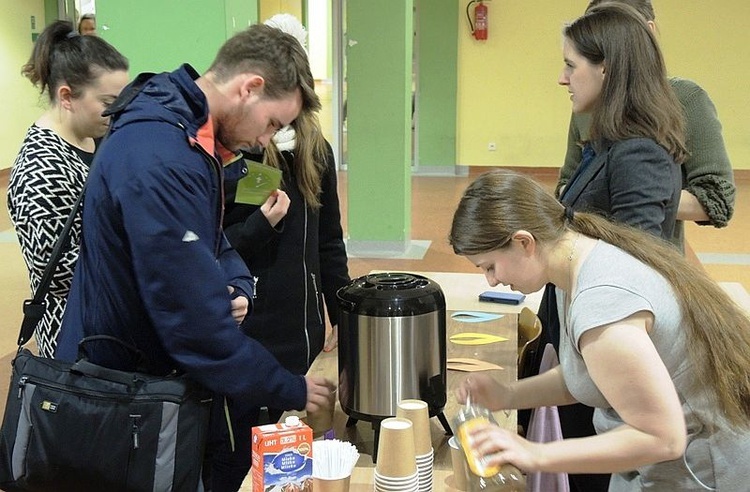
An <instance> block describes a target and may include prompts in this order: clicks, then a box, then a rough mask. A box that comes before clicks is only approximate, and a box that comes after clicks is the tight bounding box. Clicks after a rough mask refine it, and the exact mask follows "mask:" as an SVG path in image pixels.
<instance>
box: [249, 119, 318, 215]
mask: <svg viewBox="0 0 750 492" xmlns="http://www.w3.org/2000/svg"><path fill="white" fill-rule="evenodd" d="M292 128H294V132H295V142H296V143H295V146H294V164H293V166H292V169H291V172H292V173H293V174H294V177H295V179H296V181H297V186H299V189H300V192H301V193H302V196H303V197H304V199H305V203H306V204H307V206H309V207H311V208H313V209H318V208H320V192H321V190H322V188H321V182H322V175H323V173H324V172H325V168H326V155H327V154H328V145H327V143H326V140H325V138H324V137H323V132H322V130H321V128H320V122H319V121H318V115H317V114H316V113H315V112H313V111H308V110H305V111H302V112H301V113H300V115H299V116H298V117H297V118H296V119H295V120H294V122H293V123H292ZM283 161H284V159H283V158H282V157H281V155H280V153H279V150H278V148H276V145H274V144H273V140H271V143H269V145H268V146H267V147H266V151H265V153H264V162H265V163H266V164H268V165H269V166H273V167H275V168H280V167H281V165H282V163H283Z"/></svg>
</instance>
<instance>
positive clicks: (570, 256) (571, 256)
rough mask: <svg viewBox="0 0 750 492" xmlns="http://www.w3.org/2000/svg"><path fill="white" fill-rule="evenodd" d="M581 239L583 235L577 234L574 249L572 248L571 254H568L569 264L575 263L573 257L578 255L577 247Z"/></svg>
mask: <svg viewBox="0 0 750 492" xmlns="http://www.w3.org/2000/svg"><path fill="white" fill-rule="evenodd" d="M579 237H581V234H580V233H578V232H576V238H575V239H574V240H573V247H572V248H570V253H569V254H568V263H570V262H572V261H573V256H575V254H576V246H578V238H579Z"/></svg>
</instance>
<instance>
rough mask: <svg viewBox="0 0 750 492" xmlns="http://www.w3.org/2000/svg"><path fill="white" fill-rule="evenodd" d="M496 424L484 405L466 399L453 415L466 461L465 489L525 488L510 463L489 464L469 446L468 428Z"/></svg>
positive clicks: (499, 491) (482, 491)
mask: <svg viewBox="0 0 750 492" xmlns="http://www.w3.org/2000/svg"><path fill="white" fill-rule="evenodd" d="M488 423H489V424H494V425H497V421H496V420H495V418H494V417H493V416H492V412H490V411H489V410H488V409H487V408H485V407H483V406H481V405H478V404H476V403H472V402H471V397H470V396H469V397H468V398H467V399H466V405H464V406H463V407H461V408H460V409H459V411H458V415H456V425H455V427H456V429H457V432H456V436H457V437H458V442H459V445H460V446H461V449H462V450H463V452H464V454H465V456H466V461H467V462H468V464H469V471H470V472H471V473H469V481H468V492H510V491H519V492H522V491H525V490H526V478H525V477H524V476H523V474H522V473H521V472H520V471H519V470H518V468H516V467H514V466H512V465H503V466H499V465H489V464H488V463H487V462H486V460H485V459H484V457H483V456H480V455H479V454H478V453H477V452H476V451H474V449H473V447H472V438H471V431H472V429H475V428H476V427H477V426H480V425H485V424H488Z"/></svg>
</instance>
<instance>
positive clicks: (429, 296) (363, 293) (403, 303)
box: [336, 272, 445, 317]
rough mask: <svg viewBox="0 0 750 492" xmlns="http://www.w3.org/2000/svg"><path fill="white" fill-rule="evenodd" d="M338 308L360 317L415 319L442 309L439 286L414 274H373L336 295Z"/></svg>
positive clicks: (443, 307)
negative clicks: (409, 317)
mask: <svg viewBox="0 0 750 492" xmlns="http://www.w3.org/2000/svg"><path fill="white" fill-rule="evenodd" d="M336 297H337V298H338V302H339V307H340V308H341V309H342V310H343V311H348V312H352V313H356V314H360V315H364V316H381V317H382V316H389V317H391V316H392V317H400V316H415V315H419V314H426V313H431V312H434V311H437V310H440V309H445V297H444V296H443V291H442V290H441V289H440V285H438V283H437V282H435V281H434V280H431V279H429V278H427V277H424V276H422V275H417V274H414V273H400V272H386V273H373V274H370V275H364V276H362V277H359V278H356V279H354V280H352V281H351V282H349V284H347V285H345V286H344V287H342V288H341V289H339V291H338V292H337V293H336Z"/></svg>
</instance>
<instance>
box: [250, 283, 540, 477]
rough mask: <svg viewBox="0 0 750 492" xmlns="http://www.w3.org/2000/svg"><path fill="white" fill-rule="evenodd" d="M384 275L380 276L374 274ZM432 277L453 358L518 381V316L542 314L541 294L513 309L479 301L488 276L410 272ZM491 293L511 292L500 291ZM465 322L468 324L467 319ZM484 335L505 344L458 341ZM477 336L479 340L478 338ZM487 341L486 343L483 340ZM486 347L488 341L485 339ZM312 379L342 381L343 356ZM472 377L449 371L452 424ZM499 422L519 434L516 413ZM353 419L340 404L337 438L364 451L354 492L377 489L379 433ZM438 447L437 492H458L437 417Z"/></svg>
mask: <svg viewBox="0 0 750 492" xmlns="http://www.w3.org/2000/svg"><path fill="white" fill-rule="evenodd" d="M371 273H378V272H375V271H373V272H371ZM409 273H415V274H418V275H422V276H425V277H428V278H430V279H432V280H434V281H435V282H437V283H438V284H439V285H440V287H441V289H442V290H443V294H444V295H445V299H446V306H447V310H446V337H447V338H448V341H447V358H448V359H449V360H450V359H454V358H465V359H476V360H480V361H486V362H490V363H493V364H496V365H498V366H500V367H502V369H495V370H491V371H489V374H491V375H492V376H493V377H495V378H498V380H499V381H503V382H506V381H507V382H510V381H514V380H515V378H516V377H517V357H518V332H517V328H518V315H517V313H518V312H520V310H521V309H522V308H523V307H529V308H531V309H532V310H534V311H535V312H536V310H537V307H538V305H539V299H541V292H539V293H535V294H532V295H529V296H527V297H526V300H525V301H524V302H523V303H522V304H520V305H508V304H497V303H487V302H479V301H478V300H477V297H478V295H479V293H480V292H483V291H484V290H490V289H489V287H488V285H487V282H486V280H485V278H484V275H482V274H471V273H469V274H467V273H443V272H409ZM491 290H497V291H505V292H510V289H507V288H503V287H496V288H494V289H491ZM465 311H469V312H477V313H484V314H488V315H490V318H491V319H488V320H485V321H466V320H465V319H466V318H462V317H461V316H458V317H456V316H454V315H455V314H456V313H457V312H458V313H461V312H465ZM462 319H464V320H462ZM466 333H471V334H478V335H479V337H477V338H479V339H481V337H482V336H484V335H493V336H497V337H501V338H504V340H502V341H501V340H497V341H491V342H489V343H481V344H476V345H473V344H460V343H457V342H461V340H460V339H458V340H457V339H455V338H452V337H454V336H455V335H457V334H466ZM472 336H473V335H472ZM479 341H481V340H479ZM485 342H486V340H485ZM308 374H309V375H318V376H324V377H326V378H328V379H331V380H332V381H334V382H336V381H338V356H337V353H336V352H335V351H334V352H328V353H326V352H322V353H321V354H320V355H318V357H317V358H316V359H315V361H314V362H313V364H312V366H311V367H310V370H309V371H308ZM470 374H471V372H464V371H456V370H448V371H447V375H446V376H447V377H446V379H447V383H448V389H447V402H446V405H445V408H444V412H443V413H444V414H445V416H446V418H447V419H448V421H449V423H450V425H451V426H452V425H453V419H454V417H455V415H456V413H457V411H458V403H457V401H456V398H455V389H456V388H457V387H458V385H459V384H461V382H462V381H463V380H464V379H465V378H466V377H468V376H470ZM286 415H299V416H301V417H302V418H303V420H304V415H305V414H304V412H288V413H286V414H285V415H284V416H283V417H282V420H283V419H284V417H285V416H286ZM494 416H495V419H496V420H497V421H498V423H499V424H500V425H501V426H503V427H505V428H507V429H509V430H513V431H515V430H516V412H515V411H511V412H504V411H501V412H495V414H494ZM347 421H348V415H347V414H346V413H345V412H344V411H343V410H342V408H341V405H340V403H338V402H337V403H336V409H335V412H334V425H333V429H334V433H335V437H336V438H337V439H340V440H342V441H349V442H351V443H352V444H354V445H355V446H356V447H357V449H358V450H359V453H360V457H359V461H358V462H357V466H356V467H355V470H354V472H353V473H352V477H351V482H350V490H351V491H353V492H356V491H362V492H364V491H365V490H368V491H371V490H372V483H373V479H374V477H373V468H374V466H375V465H374V464H373V461H372V457H371V453H372V451H373V444H374V442H373V440H374V430H373V427H372V424H371V423H370V422H366V421H359V422H357V423H356V425H354V426H350V427H347V426H346V425H347ZM430 421H431V423H430V428H431V433H432V446H433V449H434V452H435V455H434V456H435V458H434V460H435V461H434V472H433V481H434V485H435V487H434V488H435V490H445V491H449V492H450V491H455V490H458V489H455V488H454V487H453V471H452V467H451V457H450V447H449V446H448V439H449V437H450V436H449V435H446V433H445V431H444V429H443V427H442V425H441V423H440V422H439V420H438V419H437V418H436V417H433V418H432V419H430ZM250 482H251V480H250V476H249V475H248V478H247V479H246V480H245V482H244V483H243V487H242V488H241V489H240V490H241V491H242V492H244V491H250V490H252V489H251V488H250V486H249V484H250Z"/></svg>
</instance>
